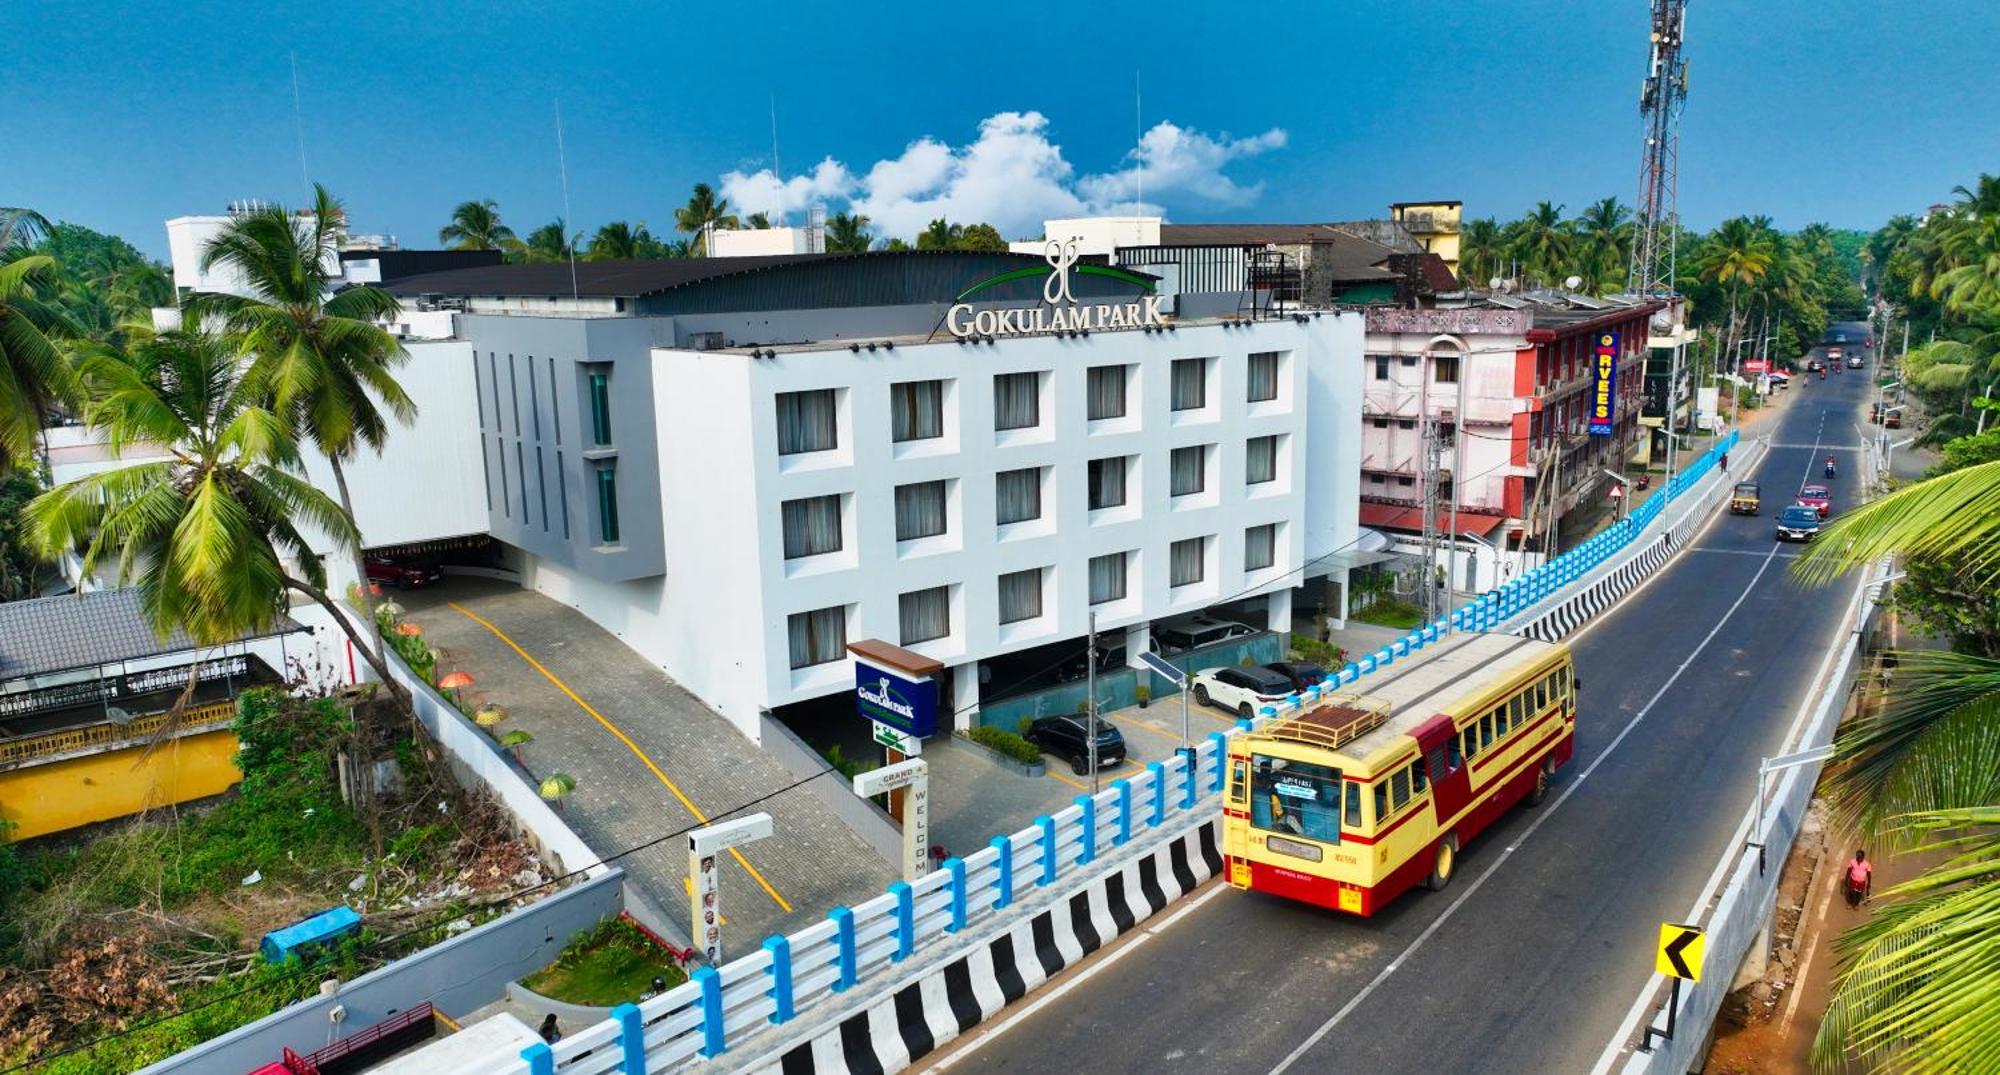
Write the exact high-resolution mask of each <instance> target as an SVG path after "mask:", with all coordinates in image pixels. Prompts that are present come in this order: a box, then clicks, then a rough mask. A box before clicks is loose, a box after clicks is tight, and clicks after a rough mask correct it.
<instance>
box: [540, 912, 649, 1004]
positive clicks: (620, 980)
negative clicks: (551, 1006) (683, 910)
mask: <svg viewBox="0 0 2000 1075" xmlns="http://www.w3.org/2000/svg"><path fill="white" fill-rule="evenodd" d="M654 978H664V979H666V983H667V988H668V989H672V988H673V987H675V986H677V985H679V984H681V983H682V982H685V981H687V974H686V972H684V971H682V970H681V967H680V964H679V963H678V962H677V961H675V959H674V958H673V956H671V955H669V954H668V953H667V952H665V951H663V950H662V949H661V948H660V946H659V945H657V944H654V943H653V939H652V938H651V937H648V936H646V935H645V934H644V933H642V932H640V930H639V929H638V927H636V926H634V925H632V923H630V922H627V921H625V920H624V919H623V918H619V917H612V918H607V919H605V920H604V921H602V922H599V923H598V924H597V926H596V928H594V929H592V930H591V931H590V932H588V933H586V934H584V935H583V936H581V937H578V938H577V939H576V940H574V941H571V942H570V943H569V947H567V948H564V949H563V950H562V954H561V955H559V956H557V957H556V961H555V962H554V963H551V964H549V965H548V966H546V967H543V968H542V969H541V970H538V971H536V972H535V973H533V974H531V975H529V976H528V977H526V978H523V979H522V980H521V984H522V985H525V986H527V987H528V988H529V989H532V990H534V991H535V992H537V993H540V994H541V995H543V996H545V997H548V998H550V999H552V1000H560V1001H563V1002H564V1003H567V1004H586V1005H590V1006H592V1007H598V1008H609V1007H613V1006H615V1005H618V1004H623V1003H625V1002H627V1001H633V1000H637V999H639V995H640V994H642V993H646V992H650V991H651V990H652V988H653V979H654Z"/></svg>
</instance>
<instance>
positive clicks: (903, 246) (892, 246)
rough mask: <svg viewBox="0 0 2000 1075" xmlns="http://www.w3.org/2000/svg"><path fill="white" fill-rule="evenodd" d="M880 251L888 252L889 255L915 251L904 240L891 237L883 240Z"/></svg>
mask: <svg viewBox="0 0 2000 1075" xmlns="http://www.w3.org/2000/svg"><path fill="white" fill-rule="evenodd" d="M882 249H883V250H886V251H888V252H889V253H892V254H895V253H901V252H903V251H905V250H915V249H916V247H914V246H911V245H910V244H909V243H907V242H905V241H904V240H902V239H900V238H897V237H896V236H893V235H892V236H890V237H889V238H888V239H885V240H883V242H882Z"/></svg>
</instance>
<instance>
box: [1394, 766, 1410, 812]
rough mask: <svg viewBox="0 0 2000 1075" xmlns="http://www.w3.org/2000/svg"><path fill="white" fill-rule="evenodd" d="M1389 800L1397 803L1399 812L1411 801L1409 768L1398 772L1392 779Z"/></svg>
mask: <svg viewBox="0 0 2000 1075" xmlns="http://www.w3.org/2000/svg"><path fill="white" fill-rule="evenodd" d="M1389 798H1390V799H1391V800H1393V801H1394V802H1395V804H1396V809H1398V810H1401V809H1402V808H1403V804H1404V803H1406V802H1409V801H1410V770H1409V769H1408V768H1407V767H1406V768H1402V769H1398V770H1396V775H1395V776H1394V777H1391V778H1390V780H1389Z"/></svg>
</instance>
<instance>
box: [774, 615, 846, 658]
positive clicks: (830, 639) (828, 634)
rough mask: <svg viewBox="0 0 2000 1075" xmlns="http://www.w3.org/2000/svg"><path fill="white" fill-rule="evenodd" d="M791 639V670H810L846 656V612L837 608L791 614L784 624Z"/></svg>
mask: <svg viewBox="0 0 2000 1075" xmlns="http://www.w3.org/2000/svg"><path fill="white" fill-rule="evenodd" d="M785 628H786V633H787V634H789V635H790V636H791V648H792V667H793V668H809V667H811V666H813V665H816V664H825V663H827V662H828V661H837V660H839V659H841V658H842V657H844V656H846V655H847V609H846V608H845V607H843V606H840V605H835V606H833V607H832V608H819V609H814V610H813V611H811V612H794V613H792V614H791V616H790V618H788V619H787V620H786V621H785Z"/></svg>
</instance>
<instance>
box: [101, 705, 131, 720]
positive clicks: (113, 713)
mask: <svg viewBox="0 0 2000 1075" xmlns="http://www.w3.org/2000/svg"><path fill="white" fill-rule="evenodd" d="M104 715H105V716H106V717H108V718H110V720H111V723H113V724H130V723H132V714H130V713H128V712H126V711H125V710H123V709H120V708H118V707H117V706H115V705H113V706H106V707H104Z"/></svg>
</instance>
